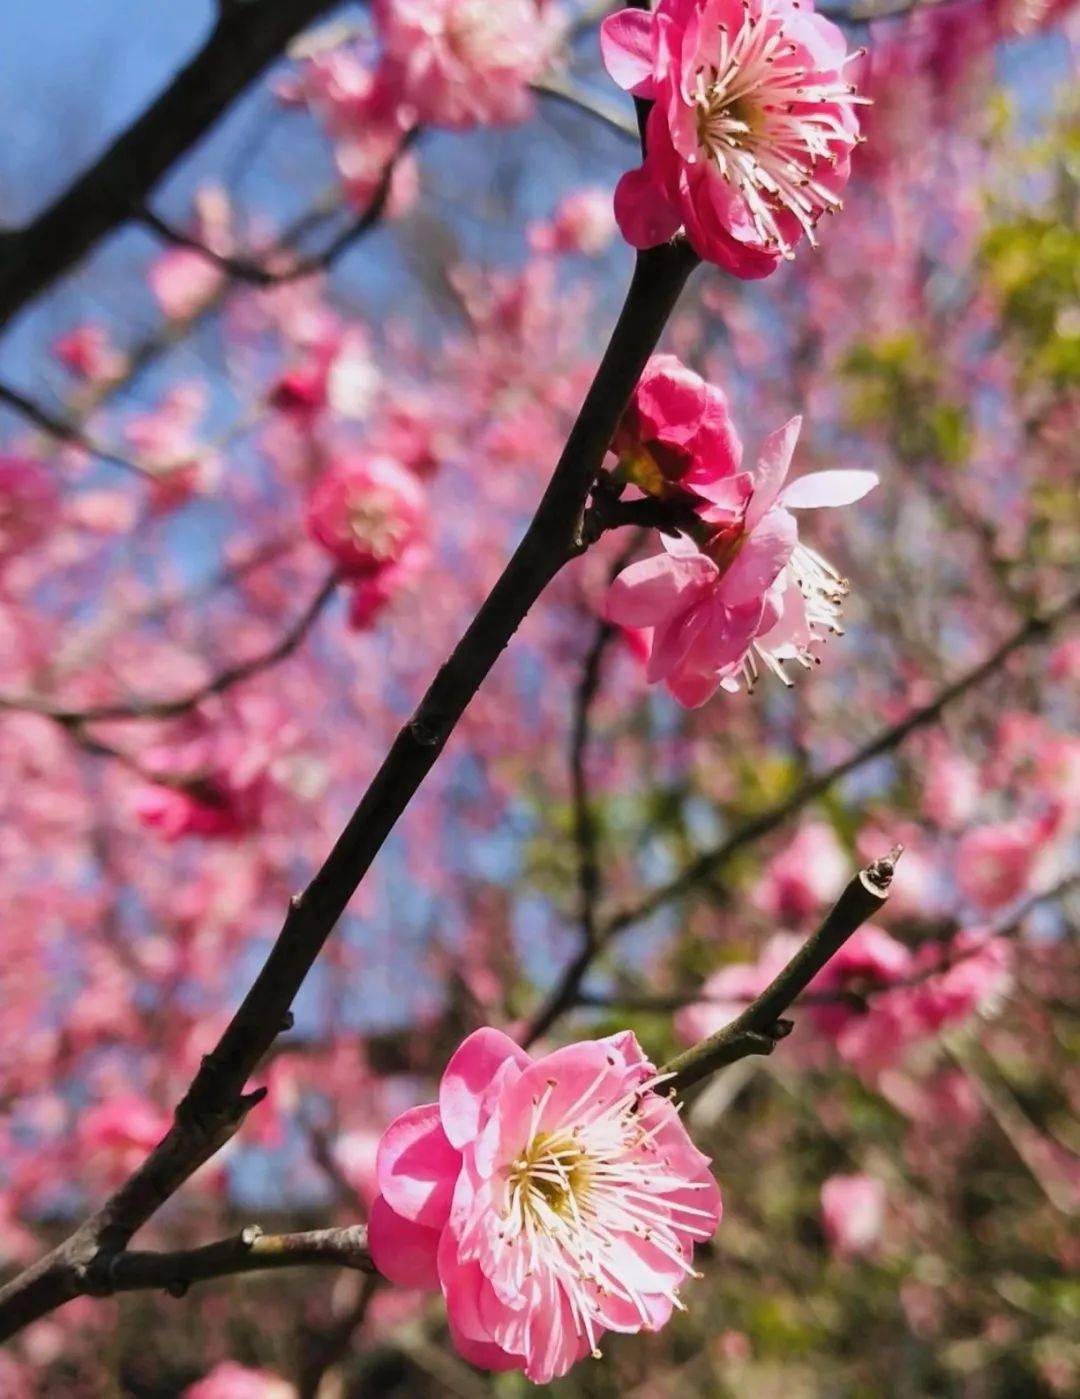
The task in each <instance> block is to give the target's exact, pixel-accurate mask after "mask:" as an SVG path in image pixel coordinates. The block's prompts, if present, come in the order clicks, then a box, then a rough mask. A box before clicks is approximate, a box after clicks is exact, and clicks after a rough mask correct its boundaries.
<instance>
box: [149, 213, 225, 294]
mask: <svg viewBox="0 0 1080 1399" xmlns="http://www.w3.org/2000/svg"><path fill="white" fill-rule="evenodd" d="M193 205H194V210H193V212H194V218H193V220H192V230H191V231H192V236H193V238H194V239H195V241H196V242H197V243H199V244H201V245H202V246H203V247H205V248H207V249H209V252H210V253H211V254H215V253H216V254H218V255H219V256H220V255H223V254H228V253H230V252H232V250H233V239H232V233H231V230H230V217H231V215H230V209H229V200H228V196H227V195H226V194H225V192H224V190H221V189H218V188H216V187H214V186H205V187H204V188H202V189H200V190H198V191H197V192H196V194H195V198H194V200H193ZM147 281H148V282H149V284H150V290H151V291H152V292H153V294H154V297H155V299H156V300H157V303H158V305H159V306H160V307H161V309H162V311H163V312H164V313H165V315H166V316H168V318H169V319H170V320H175V321H187V320H190V319H191V318H192V317H193V316H195V315H197V314H198V312H199V311H201V310H202V309H203V307H204V306H206V305H208V304H209V302H211V301H212V300H213V299H214V297H215V296H216V295H217V293H218V292H219V291H220V289H221V287H222V286H223V284H224V281H225V274H224V272H223V271H222V269H221V267H220V265H219V264H218V263H217V262H215V261H214V259H213V257H212V256H208V255H207V253H203V252H200V251H199V250H198V249H197V248H185V247H174V248H168V249H166V251H165V252H163V253H161V254H160V256H158V257H157V258H155V259H154V261H153V262H152V263H151V265H150V269H149V271H148V273H147Z"/></svg>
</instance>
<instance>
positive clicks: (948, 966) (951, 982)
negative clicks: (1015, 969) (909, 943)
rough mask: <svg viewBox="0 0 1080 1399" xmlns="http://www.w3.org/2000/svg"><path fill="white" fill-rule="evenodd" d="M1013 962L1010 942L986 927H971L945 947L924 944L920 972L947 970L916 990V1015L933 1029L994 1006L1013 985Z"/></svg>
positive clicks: (917, 966) (919, 954)
mask: <svg viewBox="0 0 1080 1399" xmlns="http://www.w3.org/2000/svg"><path fill="white" fill-rule="evenodd" d="M1012 964H1013V948H1012V945H1011V944H1010V943H1009V941H1008V940H1007V939H1006V938H1003V937H995V936H994V935H993V934H992V933H989V932H987V931H984V930H981V929H965V930H964V931H963V932H960V933H958V934H957V935H956V937H955V938H953V939H952V941H951V942H950V943H948V944H947V945H946V946H945V947H944V948H942V947H941V946H939V945H937V944H933V943H928V944H927V945H926V946H925V947H924V948H920V949H919V951H918V952H917V954H916V957H915V962H914V966H915V970H916V971H917V972H918V973H920V974H925V973H926V972H928V971H931V970H933V969H936V968H938V967H940V968H941V970H940V972H937V974H936V975H931V976H927V977H926V979H925V980H924V981H922V982H921V983H920V984H918V985H917V986H916V987H915V989H914V991H913V1000H914V1002H915V1006H916V1013H917V1015H918V1017H919V1019H920V1021H921V1022H922V1024H923V1026H924V1027H925V1029H926V1030H927V1032H928V1033H935V1032H937V1031H938V1030H941V1029H944V1028H946V1027H947V1026H950V1025H959V1024H963V1022H964V1021H965V1020H967V1019H968V1018H969V1017H970V1016H972V1015H974V1014H977V1013H980V1012H987V1011H991V1010H993V1009H994V1008H995V1007H996V1006H997V1005H999V1004H1000V1002H1001V1000H1002V999H1003V998H1004V996H1005V995H1007V994H1008V992H1009V990H1010V988H1011V986H1012Z"/></svg>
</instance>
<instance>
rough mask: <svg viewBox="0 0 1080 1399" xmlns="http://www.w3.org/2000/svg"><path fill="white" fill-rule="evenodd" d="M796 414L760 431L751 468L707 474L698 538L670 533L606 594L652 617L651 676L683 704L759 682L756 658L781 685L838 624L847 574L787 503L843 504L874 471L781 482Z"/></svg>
mask: <svg viewBox="0 0 1080 1399" xmlns="http://www.w3.org/2000/svg"><path fill="white" fill-rule="evenodd" d="M801 421H802V420H801V419H800V418H792V419H791V421H790V422H788V423H786V424H785V425H784V426H783V427H782V428H780V429H779V430H778V431H776V432H774V433H773V434H772V435H771V436H770V437H768V438H767V439H766V441H765V444H764V446H763V448H762V451H761V455H760V457H759V459H758V462H757V465H756V467H755V468H754V469H753V470H752V471H749V472H742V473H739V474H738V475H735V476H731V477H725V478H723V479H721V480H719V481H717V482H714V483H712V484H706V483H704V482H700V481H695V484H694V490H695V492H696V493H697V494H700V495H703V496H706V497H707V499H708V500H709V501H710V505H709V507H708V508H704V509H701V510H700V511H699V512H698V513H699V518H700V520H701V521H702V522H703V524H704V526H706V527H707V528H706V529H705V531H704V533H703V536H702V541H701V543H700V544H699V543H696V542H694V540H691V539H689V538H687V537H686V536H685V535H682V534H680V535H678V536H675V537H669V536H667V535H665V536H664V537H663V544H664V550H665V552H664V553H662V554H658V555H656V556H654V557H653V558H650V559H643V560H641V561H640V562H638V563H634V564H631V565H630V567H629V568H627V569H624V570H623V572H622V573H621V574H620V575H619V576H618V578H616V579H615V581H614V583H613V584H612V585H611V588H610V590H609V592H608V595H607V602H606V613H607V616H608V618H609V619H610V620H611V621H613V622H615V623H617V624H618V625H620V626H628V627H652V628H653V635H652V648H651V651H650V653H649V662H648V666H647V668H646V676H647V678H648V680H649V681H650V682H656V681H659V680H662V681H664V682H665V684H666V685H667V688H668V690H669V691H670V692H671V694H672V695H673V696H674V697H675V699H676V700H678V702H679V703H680V704H682V705H684V706H686V707H687V708H696V707H697V706H698V705H701V704H704V703H705V701H706V700H707V699H709V698H710V697H711V696H712V695H713V694H714V693H715V692H716V690H717V688H718V687H719V686H721V685H723V686H724V688H725V689H737V688H738V683H739V678H740V677H742V678H744V679H745V680H746V682H747V685H748V686H752V685H753V683H754V682H755V680H756V678H757V674H758V668H757V659H756V658H757V657H760V659H761V660H762V661H764V663H765V664H766V665H767V666H768V667H769V669H770V670H772V671H773V672H774V673H775V674H776V675H778V676H779V677H780V678H781V679H782V680H783V682H784V684H786V685H787V684H790V683H791V681H790V679H789V678H788V677H787V676H786V675H785V674H784V669H783V665H784V662H785V661H787V660H792V659H793V660H797V661H798V662H799V663H800V664H801V665H803V666H807V667H809V666H810V665H811V664H812V663H813V654H812V650H811V648H812V646H813V645H814V644H815V643H817V642H820V641H821V639H822V633H827V632H834V633H837V634H839V633H840V630H841V628H840V625H839V620H838V619H839V616H840V610H841V604H842V602H843V599H844V597H845V595H846V593H847V583H846V581H845V580H844V579H842V578H841V577H840V575H839V574H838V573H837V572H836V570H835V569H834V568H833V567H832V565H831V564H829V563H828V562H826V560H825V559H823V558H822V557H821V555H820V554H817V553H815V551H814V550H813V549H811V548H809V546H807V545H805V544H801V543H800V542H799V534H798V526H797V525H796V522H795V517H794V516H793V515H792V514H791V510H792V509H811V508H817V507H820V506H833V505H847V504H849V503H851V502H853V501H856V500H860V499H861V498H862V497H863V496H864V495H865V494H866V493H867V491H869V490H871V489H872V488H873V487H874V486H875V485H876V484H877V477H876V475H875V474H874V473H873V472H872V471H820V472H815V473H813V474H811V475H809V476H803V477H801V478H800V479H799V480H796V481H793V482H792V483H791V484H790V485H788V486H786V487H785V486H784V481H785V478H786V476H787V472H788V466H789V465H790V462H791V457H792V453H793V452H794V450H795V443H796V441H797V439H798V435H799V428H800V426H801Z"/></svg>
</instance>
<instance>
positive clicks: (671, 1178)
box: [369, 1029, 721, 1384]
mask: <svg viewBox="0 0 1080 1399" xmlns="http://www.w3.org/2000/svg"><path fill="white" fill-rule="evenodd" d="M658 1088H659V1091H654V1090H656V1089H658ZM377 1172H378V1180H379V1190H380V1192H381V1193H380V1196H379V1198H378V1199H377V1200H376V1201H375V1204H374V1207H373V1208H372V1211H371V1220H370V1225H369V1242H370V1246H371V1255H372V1258H373V1259H374V1262H375V1265H376V1267H377V1268H378V1269H379V1271H380V1272H381V1273H383V1274H384V1276H385V1277H387V1278H388V1279H389V1280H390V1281H391V1282H394V1283H397V1284H399V1285H401V1286H404V1287H427V1288H432V1289H434V1288H441V1290H442V1293H443V1295H444V1297H445V1298H446V1307H447V1314H448V1318H449V1323H450V1335H451V1338H452V1339H453V1342H454V1345H455V1347H456V1348H457V1350H458V1351H459V1353H460V1354H461V1355H462V1356H464V1358H465V1359H466V1360H469V1361H471V1362H472V1363H473V1364H475V1365H479V1366H481V1367H482V1368H484V1369H488V1370H522V1371H524V1373H525V1375H526V1377H527V1378H528V1379H530V1380H532V1381H533V1382H534V1383H536V1384H546V1383H548V1382H550V1381H551V1380H553V1379H557V1378H558V1377H560V1376H562V1375H565V1374H566V1372H567V1371H568V1370H569V1369H570V1367H571V1366H572V1365H574V1364H575V1363H576V1362H577V1361H578V1360H581V1359H582V1358H583V1357H584V1356H586V1355H588V1354H593V1355H596V1354H598V1345H599V1341H600V1338H601V1336H602V1335H603V1333H604V1332H605V1331H609V1330H610V1331H627V1332H634V1331H641V1330H656V1329H657V1328H658V1327H660V1326H662V1325H664V1323H665V1322H666V1321H667V1320H668V1318H669V1317H670V1316H671V1312H672V1310H673V1309H674V1308H676V1307H679V1306H680V1305H681V1304H680V1301H679V1295H678V1288H679V1285H680V1284H681V1283H682V1282H683V1281H684V1280H685V1279H686V1278H687V1277H692V1276H695V1274H694V1271H693V1266H692V1258H693V1251H694V1245H695V1243H700V1242H701V1241H703V1240H705V1239H708V1238H709V1237H711V1235H712V1233H713V1232H714V1230H715V1229H716V1226H717V1224H718V1223H719V1221H720V1213H721V1206H720V1192H719V1190H718V1188H717V1185H716V1182H715V1181H714V1180H713V1178H712V1175H711V1174H710V1172H709V1169H708V1158H707V1157H705V1156H703V1155H702V1153H701V1152H700V1151H698V1149H697V1148H696V1147H695V1146H694V1145H693V1143H692V1142H691V1140H690V1138H689V1136H688V1135H687V1132H686V1128H685V1127H684V1126H683V1124H682V1120H681V1118H680V1117H679V1114H678V1111H677V1109H676V1107H675V1105H674V1104H673V1103H672V1101H671V1099H670V1098H668V1097H666V1096H664V1094H663V1088H662V1080H660V1079H659V1078H658V1077H657V1074H656V1071H655V1069H654V1068H653V1066H652V1064H650V1063H649V1062H648V1060H647V1059H646V1058H645V1056H644V1054H643V1053H642V1051H641V1047H640V1045H639V1044H638V1042H637V1040H636V1039H635V1037H634V1036H633V1034H631V1033H630V1032H629V1031H626V1032H623V1033H621V1034H617V1035H612V1036H610V1037H609V1038H607V1039H601V1040H585V1041H582V1042H581V1043H578V1044H572V1045H568V1046H566V1047H565V1048H563V1049H558V1050H556V1051H555V1052H554V1053H552V1054H548V1055H546V1056H544V1057H543V1058H540V1059H533V1058H531V1057H530V1055H528V1054H527V1053H526V1052H525V1051H524V1050H523V1049H521V1048H520V1047H519V1046H518V1045H516V1044H515V1043H514V1042H513V1041H512V1040H511V1039H509V1038H508V1037H507V1036H506V1035H504V1034H502V1033H501V1032H500V1031H498V1030H492V1029H485V1030H477V1031H476V1032H475V1033H474V1034H472V1035H470V1036H469V1037H468V1039H466V1040H465V1041H464V1043H463V1044H462V1045H461V1046H460V1047H459V1049H458V1050H457V1052H456V1053H455V1054H454V1056H453V1057H452V1059H451V1060H450V1063H449V1064H448V1065H447V1068H446V1072H445V1073H444V1074H443V1077H442V1082H441V1084H440V1088H439V1101H438V1102H437V1103H430V1104H427V1105H425V1106H423V1107H417V1108H412V1109H410V1110H409V1111H408V1112H405V1113H403V1114H402V1115H401V1116H400V1117H399V1118H398V1119H397V1120H396V1121H395V1122H393V1123H392V1124H391V1125H390V1127H389V1128H388V1129H387V1131H386V1133H385V1134H384V1136H383V1139H382V1142H381V1144H380V1147H379V1155H378V1163H377Z"/></svg>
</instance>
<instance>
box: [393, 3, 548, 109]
mask: <svg viewBox="0 0 1080 1399" xmlns="http://www.w3.org/2000/svg"><path fill="white" fill-rule="evenodd" d="M374 13H375V21H376V25H377V27H378V31H379V36H380V38H381V39H382V42H383V47H384V56H383V63H384V71H385V72H386V73H387V75H388V80H389V81H390V83H391V84H392V85H393V86H394V87H396V89H397V91H398V93H399V95H400V99H401V101H402V102H403V103H404V104H407V106H408V107H409V108H410V109H411V110H412V111H413V112H414V113H415V119H416V120H417V121H420V122H422V123H424V124H425V125H433V126H448V127H452V128H458V129H464V128H468V127H472V126H478V125H482V126H493V125H505V124H507V123H514V122H520V121H524V120H525V119H526V118H527V117H528V116H529V114H530V113H531V111H532V100H531V95H530V92H529V84H530V83H531V82H532V81H533V80H534V79H536V78H538V77H539V76H540V74H541V73H542V72H543V71H544V69H545V68H546V67H547V65H548V63H549V61H550V60H551V57H552V55H553V53H554V49H555V45H556V42H557V40H558V37H559V34H560V32H561V23H560V20H559V17H558V13H557V10H556V9H555V7H554V6H550V5H547V4H545V3H540V0H500V3H499V4H497V5H493V4H491V3H490V0H376V3H375V6H374Z"/></svg>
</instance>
